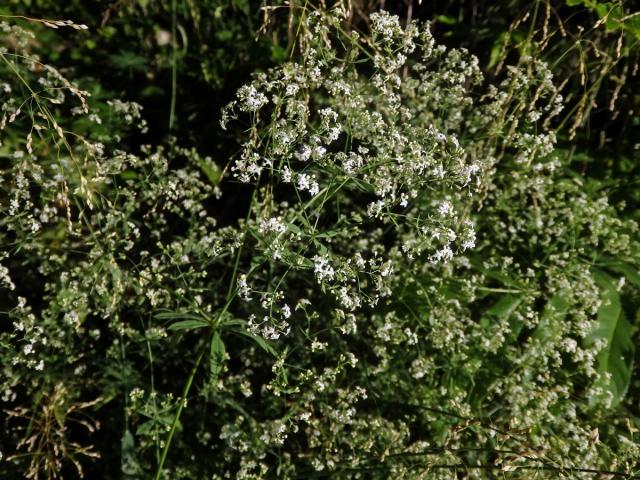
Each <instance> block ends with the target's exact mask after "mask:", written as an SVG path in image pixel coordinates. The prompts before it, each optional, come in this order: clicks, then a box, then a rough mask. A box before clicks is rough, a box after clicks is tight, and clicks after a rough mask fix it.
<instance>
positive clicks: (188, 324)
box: [168, 320, 210, 331]
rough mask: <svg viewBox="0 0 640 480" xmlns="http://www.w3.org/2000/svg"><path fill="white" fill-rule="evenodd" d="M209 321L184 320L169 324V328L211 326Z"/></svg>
mask: <svg viewBox="0 0 640 480" xmlns="http://www.w3.org/2000/svg"><path fill="white" fill-rule="evenodd" d="M209 326H210V325H209V322H205V321H204V320H182V321H180V322H176V323H172V324H171V325H169V328H168V330H173V331H176V330H195V329H196V328H204V327H209Z"/></svg>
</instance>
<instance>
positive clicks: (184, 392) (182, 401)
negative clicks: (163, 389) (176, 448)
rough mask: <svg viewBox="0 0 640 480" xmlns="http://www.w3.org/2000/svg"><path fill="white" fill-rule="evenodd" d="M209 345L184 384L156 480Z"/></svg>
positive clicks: (201, 352) (200, 354) (158, 477)
mask: <svg viewBox="0 0 640 480" xmlns="http://www.w3.org/2000/svg"><path fill="white" fill-rule="evenodd" d="M207 343H208V342H205V344H204V345H203V346H202V348H201V349H200V353H199V354H198V358H196V361H195V363H194V364H193V367H192V368H191V372H189V377H188V378H187V383H185V384H184V388H183V389H182V395H181V396H180V402H179V403H178V411H177V412H176V414H175V416H174V417H173V422H172V423H171V430H170V431H169V436H168V437H167V441H166V443H165V445H164V448H163V449H162V456H161V457H160V463H158V470H157V471H156V475H155V477H154V478H155V480H160V476H161V475H162V467H163V466H164V461H165V460H166V458H167V453H168V452H169V446H170V445H171V440H172V439H173V434H174V433H175V431H176V426H177V425H178V420H179V419H180V414H182V409H183V408H184V404H185V402H186V400H187V395H189V390H190V389H191V384H192V383H193V379H194V378H195V376H196V372H197V371H198V367H199V366H200V363H201V362H202V358H203V357H204V352H205V351H206V350H207Z"/></svg>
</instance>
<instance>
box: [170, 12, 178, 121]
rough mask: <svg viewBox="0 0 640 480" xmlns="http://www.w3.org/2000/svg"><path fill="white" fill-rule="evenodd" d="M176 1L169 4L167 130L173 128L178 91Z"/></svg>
mask: <svg viewBox="0 0 640 480" xmlns="http://www.w3.org/2000/svg"><path fill="white" fill-rule="evenodd" d="M176 9H177V5H176V0H172V2H171V49H172V54H171V106H170V109H169V130H171V129H172V128H173V123H174V121H175V116H176V97H177V89H178V67H177V61H178V60H177V57H178V41H177V38H176V22H177V20H176V15H177V14H176Z"/></svg>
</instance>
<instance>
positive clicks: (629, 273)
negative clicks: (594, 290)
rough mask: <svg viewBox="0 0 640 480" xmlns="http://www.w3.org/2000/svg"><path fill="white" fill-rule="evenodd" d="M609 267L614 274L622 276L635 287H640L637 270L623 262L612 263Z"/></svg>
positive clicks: (639, 275) (639, 273) (639, 274)
mask: <svg viewBox="0 0 640 480" xmlns="http://www.w3.org/2000/svg"><path fill="white" fill-rule="evenodd" d="M609 267H610V268H611V269H612V270H615V271H616V272H618V273H621V274H622V275H624V277H625V278H626V279H627V280H629V281H630V282H631V283H633V284H634V285H636V286H637V287H640V272H638V269H637V268H635V267H633V266H632V265H629V264H628V263H625V262H617V263H612V264H611V265H609Z"/></svg>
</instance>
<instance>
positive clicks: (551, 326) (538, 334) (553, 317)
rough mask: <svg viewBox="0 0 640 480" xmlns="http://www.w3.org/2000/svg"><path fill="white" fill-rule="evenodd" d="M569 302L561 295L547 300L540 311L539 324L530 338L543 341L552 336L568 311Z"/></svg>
mask: <svg viewBox="0 0 640 480" xmlns="http://www.w3.org/2000/svg"><path fill="white" fill-rule="evenodd" d="M569 306H570V305H569V302H567V300H566V299H565V297H564V295H563V294H562V293H557V294H555V295H554V296H553V297H551V298H550V299H549V301H548V302H547V304H546V305H545V306H544V309H543V310H542V315H541V316H540V322H539V323H538V326H537V327H536V328H535V330H534V331H533V333H532V334H531V337H532V338H534V339H537V340H541V341H545V340H547V339H549V338H550V337H552V336H553V335H554V330H556V329H557V327H556V325H557V324H558V322H561V321H562V319H563V318H564V317H566V316H567V313H568V311H569Z"/></svg>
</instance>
